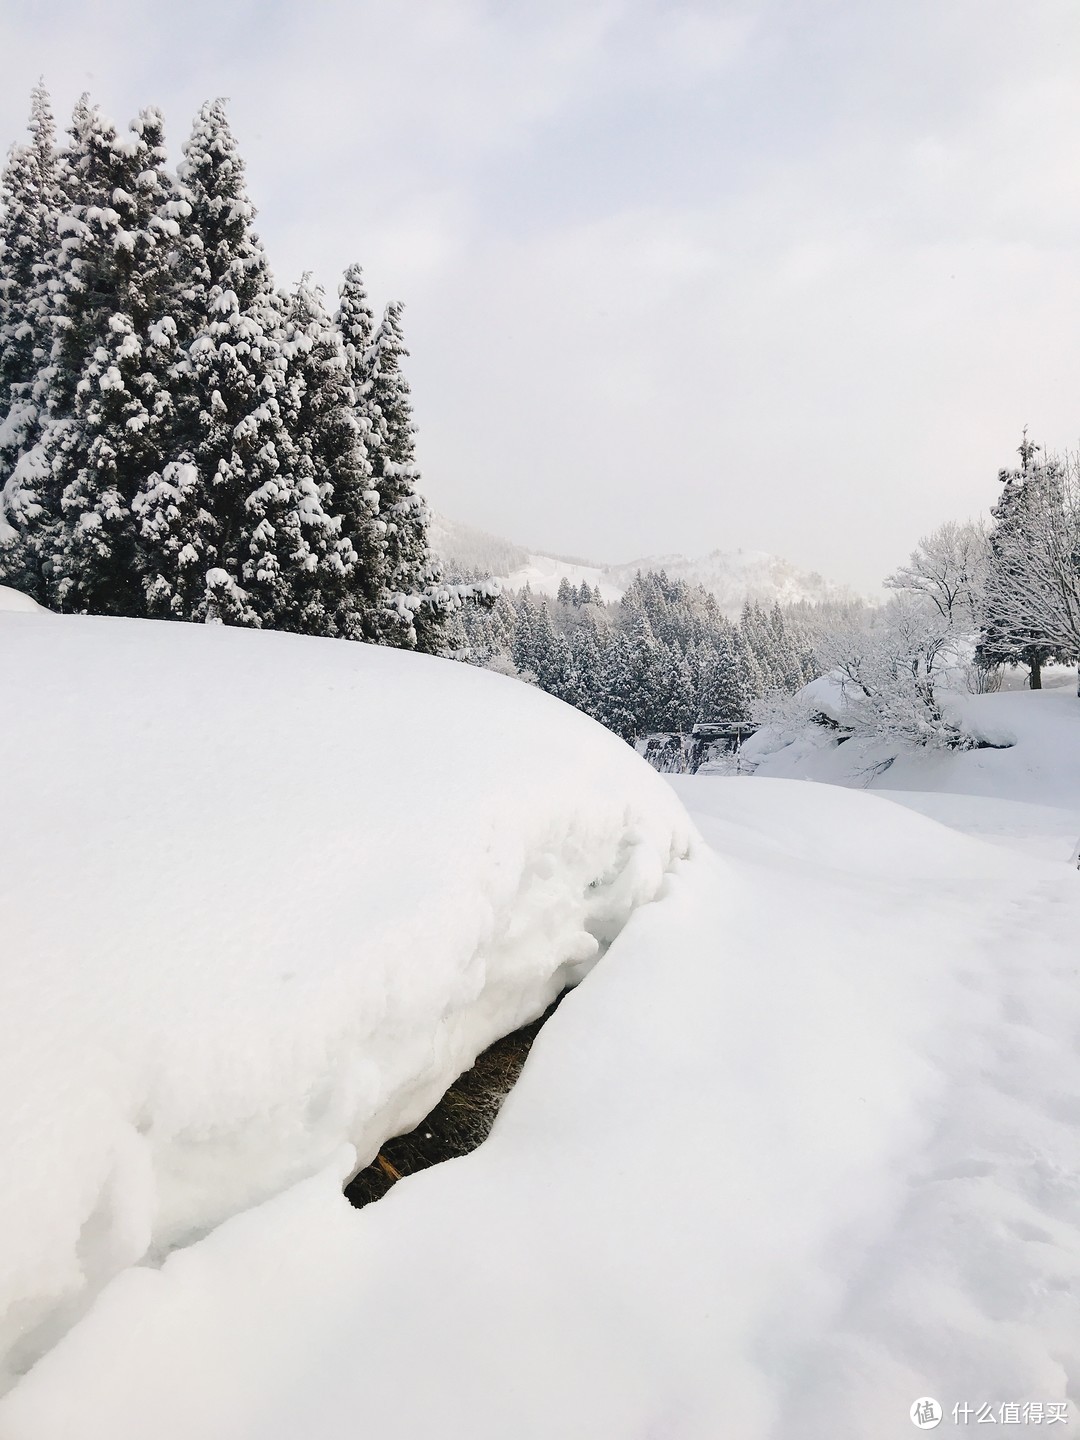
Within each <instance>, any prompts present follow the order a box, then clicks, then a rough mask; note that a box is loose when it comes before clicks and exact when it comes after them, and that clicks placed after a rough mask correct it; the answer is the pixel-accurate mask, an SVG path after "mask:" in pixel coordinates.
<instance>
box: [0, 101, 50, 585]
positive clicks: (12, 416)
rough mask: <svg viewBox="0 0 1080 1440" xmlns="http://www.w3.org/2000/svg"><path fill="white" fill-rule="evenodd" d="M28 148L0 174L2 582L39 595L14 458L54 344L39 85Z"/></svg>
mask: <svg viewBox="0 0 1080 1440" xmlns="http://www.w3.org/2000/svg"><path fill="white" fill-rule="evenodd" d="M28 128H29V131H30V136H31V139H30V143H29V144H28V145H14V146H12V148H11V151H10V152H9V155H8V160H7V164H6V166H5V167H4V171H3V174H2V175H0V581H3V582H5V583H7V584H11V585H14V586H15V587H16V588H18V589H20V590H23V591H25V592H26V593H28V594H32V595H34V596H36V598H38V599H41V598H43V594H42V583H41V575H40V571H39V568H38V565H37V563H36V557H35V555H34V553H33V550H32V549H31V548H30V547H28V546H27V544H26V543H25V538H24V533H23V532H24V530H25V527H26V525H27V522H29V521H32V520H33V519H34V518H35V517H36V514H37V506H38V485H37V484H36V483H35V477H34V475H33V471H32V466H31V465H30V463H29V462H26V463H25V464H23V465H22V466H20V463H19V462H20V461H21V460H22V458H23V457H24V456H26V455H28V454H29V453H30V452H31V451H32V450H33V449H34V447H35V445H36V443H37V441H38V439H39V438H40V434H41V412H42V409H43V406H44V403H45V391H44V387H43V385H42V384H41V383H39V375H41V376H42V377H44V374H45V369H46V366H47V362H48V357H49V352H50V350H51V347H52V325H51V310H52V294H51V291H50V287H49V278H50V274H51V273H52V266H51V265H50V261H52V260H54V258H55V251H56V246H57V221H58V218H59V215H60V205H61V198H62V197H61V189H60V179H59V165H58V161H57V154H56V131H55V126H54V124H53V117H52V109H51V106H50V103H49V96H48V93H47V91H46V90H45V87H44V85H42V84H41V83H39V84H38V85H36V86H35V87H34V90H33V94H32V98H31V108H30V121H29V126H28Z"/></svg>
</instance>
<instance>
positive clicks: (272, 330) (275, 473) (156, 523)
mask: <svg viewBox="0 0 1080 1440" xmlns="http://www.w3.org/2000/svg"><path fill="white" fill-rule="evenodd" d="M180 179H181V183H182V186H183V189H182V192H181V195H180V197H179V200H178V206H179V208H180V209H181V210H182V211H183V214H182V216H181V220H180V224H179V231H180V235H179V240H178V242H177V245H176V258H175V265H174V269H173V273H172V277H171V281H172V287H173V293H174V299H175V308H176V312H177V316H178V325H177V331H178V339H179V343H180V344H181V345H182V346H183V348H184V351H185V356H186V358H185V363H184V365H183V366H182V367H181V371H180V373H179V375H178V384H177V400H176V405H177V420H176V424H175V426H174V436H173V441H174V443H173V451H172V457H171V468H170V467H169V466H166V467H165V468H164V469H162V470H160V471H156V472H149V471H148V474H149V476H150V478H149V479H148V480H147V482H146V484H145V487H144V490H143V493H142V494H141V495H140V496H139V498H138V501H137V503H136V510H137V512H138V513H139V515H140V517H141V524H142V535H143V538H144V541H145V542H146V543H148V544H152V546H153V550H154V562H155V565H154V568H153V570H152V572H151V573H149V574H148V575H147V577H146V581H145V585H146V593H147V600H148V603H149V605H150V608H151V613H155V614H162V615H171V616H175V617H178V618H183V619H189V620H210V621H221V622H225V623H229V624H239V625H250V626H256V627H266V628H272V629H285V630H299V631H303V632H307V633H326V629H325V627H326V611H325V608H324V607H323V605H322V590H321V582H322V581H323V580H324V579H325V580H327V582H328V584H331V586H335V585H339V584H340V578H341V577H340V572H341V568H342V564H343V561H342V556H341V551H340V548H339V542H340V527H339V525H337V524H336V523H335V521H334V519H333V517H332V516H330V515H329V514H328V513H327V512H326V510H325V508H324V506H323V503H322V498H321V496H320V493H319V485H318V482H317V480H316V477H315V473H314V471H315V464H314V460H313V459H312V455H311V454H310V453H309V451H308V450H307V449H305V443H304V442H303V441H302V439H301V437H300V436H299V433H298V429H297V427H298V426H299V425H301V424H302V423H303V422H302V421H301V420H299V419H298V415H299V412H300V406H301V400H302V393H303V389H304V387H303V383H302V382H297V383H296V384H293V385H290V374H289V365H288V356H287V353H286V351H287V343H288V335H287V324H288V315H287V310H288V304H287V302H286V301H285V300H284V299H283V298H282V297H280V296H278V295H277V294H276V293H275V291H274V289H273V282H272V278H271V274H270V269H269V266H268V264H267V262H266V258H265V255H264V253H263V250H262V247H261V245H260V243H259V240H258V237H257V235H256V234H255V232H254V230H253V229H252V220H253V218H254V208H253V207H252V205H251V202H250V200H249V199H248V196H247V192H246V189H245V183H244V167H243V163H242V161H241V159H240V155H239V151H238V149H237V146H236V141H235V139H234V137H233V135H232V132H231V130H230V128H229V125H228V120H227V117H226V115H225V109H224V105H223V104H222V102H221V101H214V102H211V103H208V104H206V105H204V106H203V107H202V108H201V109H200V111H199V114H198V116H197V117H196V121H195V125H194V128H193V131H192V135H191V138H190V139H189V141H188V143H187V144H186V145H185V147H184V164H183V166H182V168H181V174H180ZM294 379H295V376H294ZM290 425H292V427H293V428H292V429H290ZM321 444H322V441H321V440H320V441H319V442H318V444H316V445H315V448H316V449H318V448H319V446H320V445H321Z"/></svg>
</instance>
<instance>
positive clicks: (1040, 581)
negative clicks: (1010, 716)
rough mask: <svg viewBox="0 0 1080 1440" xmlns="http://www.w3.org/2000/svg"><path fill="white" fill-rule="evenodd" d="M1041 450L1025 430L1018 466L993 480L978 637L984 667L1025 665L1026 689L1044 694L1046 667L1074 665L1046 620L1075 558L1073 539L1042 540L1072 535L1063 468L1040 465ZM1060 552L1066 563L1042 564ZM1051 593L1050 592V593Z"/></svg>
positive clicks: (1075, 563) (1052, 465) (1073, 565)
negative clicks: (997, 488) (1065, 519)
mask: <svg viewBox="0 0 1080 1440" xmlns="http://www.w3.org/2000/svg"><path fill="white" fill-rule="evenodd" d="M1038 452H1039V447H1038V446H1037V445H1033V444H1032V443H1031V441H1030V440H1029V439H1028V437H1027V431H1026V430H1025V431H1024V436H1023V439H1022V440H1021V442H1020V448H1019V454H1020V466H1019V468H1018V469H1013V470H1002V471H1000V472H999V474H998V479H999V480H1000V482H1001V484H1002V491H1001V495H1000V498H999V499H998V503H997V504H996V505H995V506H994V508H993V510H992V512H991V513H992V515H993V517H994V521H995V524H994V528H993V530H992V531H991V532H990V563H989V571H988V574H987V578H986V590H985V594H984V596H983V634H982V639H981V642H980V644H979V647H978V652H977V656H978V659H979V661H980V663H982V664H985V665H1000V664H1010V665H1015V664H1024V665H1027V666H1028V667H1029V672H1030V673H1029V680H1028V683H1029V685H1030V687H1031V688H1032V689H1033V690H1038V689H1041V688H1042V667H1043V665H1045V664H1046V663H1047V662H1048V661H1050V660H1052V659H1055V658H1060V659H1071V658H1072V651H1071V650H1069V649H1067V648H1061V647H1059V646H1058V645H1057V644H1055V642H1056V641H1057V639H1058V636H1057V635H1056V634H1054V633H1051V631H1052V630H1055V629H1056V628H1057V627H1054V626H1048V625H1047V624H1046V623H1045V620H1046V617H1047V616H1049V615H1053V613H1054V612H1055V610H1056V609H1057V608H1058V606H1057V605H1056V604H1055V603H1054V602H1055V600H1056V593H1055V592H1057V591H1059V590H1064V591H1066V592H1067V591H1068V589H1069V588H1070V587H1069V585H1068V583H1066V584H1065V585H1064V586H1062V585H1061V580H1062V579H1063V578H1065V576H1064V574H1060V573H1055V572H1064V571H1067V570H1068V569H1069V567H1070V564H1071V567H1072V570H1073V572H1074V573H1075V571H1076V569H1077V563H1078V562H1077V559H1076V555H1075V553H1073V554H1071V555H1070V554H1069V553H1068V552H1069V551H1070V550H1071V549H1072V548H1073V547H1072V544H1071V541H1069V540H1066V543H1065V545H1064V547H1061V546H1060V545H1055V544H1053V543H1051V545H1050V546H1049V547H1047V545H1046V544H1045V541H1046V540H1047V539H1048V538H1049V539H1051V541H1053V540H1054V539H1056V537H1057V534H1058V533H1065V534H1066V535H1067V532H1068V531H1069V529H1070V527H1069V525H1068V524H1062V523H1061V520H1060V518H1059V515H1058V513H1057V512H1058V511H1063V507H1062V506H1061V505H1060V503H1059V501H1060V497H1061V491H1062V486H1061V481H1062V479H1063V475H1062V471H1061V467H1060V466H1059V465H1058V464H1057V462H1056V461H1054V460H1049V461H1045V462H1044V461H1040V460H1039V459H1038ZM1059 548H1063V549H1064V551H1065V554H1064V556H1063V559H1064V561H1065V564H1064V565H1051V566H1050V567H1046V566H1044V565H1043V564H1042V563H1040V561H1041V560H1042V558H1043V555H1044V553H1045V552H1046V551H1047V550H1048V549H1049V550H1051V551H1052V550H1055V549H1059ZM1047 592H1049V593H1047Z"/></svg>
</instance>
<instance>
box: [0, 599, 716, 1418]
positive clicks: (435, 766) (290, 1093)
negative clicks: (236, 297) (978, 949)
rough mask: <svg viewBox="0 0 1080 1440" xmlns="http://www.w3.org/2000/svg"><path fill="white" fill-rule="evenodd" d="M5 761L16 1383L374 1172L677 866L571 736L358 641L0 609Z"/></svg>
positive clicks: (670, 829)
mask: <svg viewBox="0 0 1080 1440" xmlns="http://www.w3.org/2000/svg"><path fill="white" fill-rule="evenodd" d="M0 744H2V746H3V756H4V770H3V778H2V780H0V805H2V808H3V834H4V845H3V851H2V853H0V916H2V920H0V1094H2V1096H3V1101H2V1104H0V1156H2V1158H3V1165H4V1183H3V1186H2V1187H0V1356H2V1357H3V1358H4V1360H5V1361H6V1364H7V1366H8V1368H9V1370H10V1371H13V1372H15V1373H18V1372H19V1371H21V1370H22V1369H25V1367H26V1366H27V1365H28V1364H30V1363H31V1362H33V1361H34V1360H35V1359H36V1358H37V1357H38V1355H39V1354H41V1353H42V1352H43V1351H44V1350H45V1349H47V1348H48V1346H49V1345H51V1344H52V1343H54V1342H55V1340H56V1339H57V1338H58V1336H59V1335H60V1334H61V1333H62V1332H63V1331H64V1329H65V1328H66V1327H67V1326H68V1325H70V1324H71V1323H72V1321H73V1320H74V1319H76V1318H77V1316H78V1315H79V1314H80V1312H81V1310H82V1308H83V1307H84V1306H85V1304H86V1303H87V1302H88V1301H89V1300H90V1299H91V1298H92V1297H93V1295H94V1294H95V1293H97V1292H98V1291H99V1290H100V1289H101V1287H102V1286H103V1285H105V1284H106V1282H108V1281H109V1280H110V1279H111V1278H112V1277H113V1276H114V1275H116V1274H117V1273H118V1272H120V1271H122V1270H124V1269H125V1268H126V1267H130V1266H133V1265H138V1264H139V1263H140V1262H143V1261H146V1260H149V1261H155V1260H157V1259H159V1258H160V1257H161V1256H162V1255H163V1254H164V1253H165V1252H166V1251H168V1250H169V1249H170V1248H171V1247H175V1246H177V1245H184V1244H187V1243H190V1242H191V1241H192V1240H193V1239H195V1238H197V1237H198V1236H200V1235H202V1234H204V1233H206V1232H207V1231H209V1230H210V1229H211V1228H212V1227H214V1226H215V1225H217V1224H219V1223H220V1222H221V1221H222V1220H224V1219H225V1218H226V1217H228V1216H229V1215H232V1214H234V1213H236V1212H238V1211H242V1210H244V1209H246V1208H247V1207H249V1206H251V1205H254V1204H256V1203H258V1202H259V1201H262V1200H264V1199H266V1198H267V1197H269V1196H273V1195H275V1194H277V1193H278V1192H280V1191H282V1190H285V1189H286V1188H287V1187H288V1186H290V1185H291V1184H293V1183H294V1182H296V1181H299V1180H302V1179H304V1178H305V1177H307V1176H310V1175H313V1174H315V1173H316V1172H318V1171H320V1170H322V1169H323V1168H324V1167H325V1166H326V1165H327V1164H328V1163H330V1162H331V1161H332V1160H333V1159H334V1157H335V1156H337V1155H338V1154H339V1153H340V1152H341V1147H342V1145H343V1143H345V1142H349V1143H351V1145H352V1146H353V1147H354V1149H355V1152H356V1158H355V1162H350V1163H356V1164H365V1163H367V1161H368V1160H370V1159H371V1157H372V1155H373V1154H374V1153H375V1151H376V1149H377V1147H378V1145H379V1144H380V1142H381V1141H382V1140H383V1139H385V1138H386V1137H387V1136H388V1135H390V1134H392V1133H396V1132H398V1131H400V1130H403V1129H408V1128H410V1127H411V1126H412V1125H413V1124H414V1123H415V1122H416V1121H417V1120H418V1119H419V1118H420V1117H421V1116H423V1115H424V1114H425V1113H426V1112H427V1111H428V1110H429V1109H430V1108H431V1105H432V1104H433V1103H434V1101H435V1100H436V1099H437V1098H438V1096H439V1095H440V1094H441V1093H442V1091H443V1090H444V1089H445V1088H446V1086H447V1085H448V1084H449V1083H450V1081H451V1080H452V1079H453V1078H454V1077H455V1076H456V1075H457V1074H458V1073H459V1072H460V1071H461V1070H463V1069H465V1068H466V1067H467V1066H468V1065H470V1064H471V1063H472V1060H473V1059H474V1057H475V1055H476V1054H477V1052H478V1051H479V1050H480V1049H482V1048H483V1047H484V1046H485V1045H487V1044H488V1043H490V1042H491V1041H492V1040H493V1039H495V1038H496V1037H497V1036H499V1035H501V1034H504V1033H506V1032H507V1031H509V1030H512V1029H514V1028H515V1027H516V1026H518V1025H520V1024H522V1023H524V1022H525V1021H526V1020H529V1019H531V1018H533V1017H534V1016H536V1015H538V1014H540V1013H541V1012H542V1011H543V1009H544V1008H545V1007H546V1005H547V1004H548V1003H549V1001H550V1000H551V999H552V998H553V996H554V995H555V994H556V993H557V992H558V991H559V990H560V989H561V988H562V987H563V985H564V984H565V983H566V982H567V981H568V980H570V979H573V978H575V977H576V976H578V975H580V974H581V973H582V972H583V971H584V970H585V969H586V968H588V966H589V965H590V964H591V963H592V962H593V960H594V959H595V957H596V955H597V953H598V950H599V949H600V948H601V947H602V946H603V945H605V944H606V943H607V942H608V941H609V940H610V939H611V938H612V937H613V936H614V935H615V934H617V932H618V931H619V929H620V928H621V926H622V925H623V923H624V922H625V920H626V918H627V916H628V915H629V914H630V913H631V912H632V911H633V909H634V908H635V907H636V906H637V905H639V904H641V903H642V902H644V901H647V900H650V899H652V898H653V896H655V895H656V893H657V891H658V890H659V887H660V885H661V883H662V880H663V876H664V873H665V871H666V870H667V869H668V868H669V867H670V866H671V864H672V862H673V860H674V859H675V857H677V856H678V855H681V854H683V853H685V851H686V849H687V845H688V841H689V827H688V822H687V821H686V817H685V814H684V812H683V811H682V809H681V807H680V805H679V804H678V802H677V801H676V799H675V797H674V796H673V794H672V793H671V791H670V789H669V788H668V787H666V786H665V785H664V783H663V781H662V780H661V779H660V778H659V777H658V776H656V775H654V774H653V773H652V772H650V771H649V769H648V767H646V766H645V765H643V764H642V763H641V761H640V760H638V758H637V757H636V756H635V755H633V753H632V752H631V751H630V750H629V748H628V747H627V746H626V745H624V744H623V743H622V742H621V741H619V740H617V739H615V738H614V737H613V736H611V735H609V734H608V733H607V732H606V731H604V730H602V729H601V728H600V727H599V726H597V725H595V724H594V723H593V722H592V721H590V720H588V719H586V718H585V717H584V716H582V715H580V714H578V713H577V712H576V711H573V710H571V709H569V708H568V707H566V706H564V705H561V704H560V703H558V702H557V701H554V700H551V699H550V698H549V697H547V696H545V695H543V694H541V693H540V692H539V691H537V690H534V689H532V688H530V687H527V686H523V685H521V684H518V683H516V682H514V681H509V680H505V679H503V678H501V677H498V676H494V675H491V674H489V673H486V672H483V671H480V670H475V669H471V668H467V667H465V666H462V665H455V664H453V663H451V662H449V661H440V660H432V659H426V658H424V657H417V656H411V655H403V654H400V653H396V652H391V651H387V650H378V649H373V648H371V647H367V646H360V645H352V644H348V643H345V642H334V641H321V640H310V639H301V638H298V637H294V636H287V635H280V634H257V633H251V632H239V631H235V630H226V629H214V628H212V627H199V626H187V625H179V624H163V623H153V622H146V621H126V620H105V619H85V618H62V617H58V616H55V615H50V614H47V613H43V612H38V613H36V614H35V613H17V611H16V612H14V613H8V610H7V608H5V611H4V613H2V614H0ZM334 1163H337V1162H336V1161H335V1162H334ZM343 1203H344V1202H343ZM266 1260H267V1264H268V1266H269V1268H270V1269H271V1270H275V1271H276V1269H277V1268H278V1266H279V1265H280V1264H282V1263H283V1260H284V1257H281V1256H277V1257H271V1256H267V1257H266ZM196 1263H199V1262H196ZM137 1273H138V1276H139V1277H140V1278H141V1279H142V1280H144V1281H145V1280H146V1279H147V1277H148V1276H149V1275H150V1274H151V1273H152V1272H151V1271H148V1270H145V1269H142V1270H139V1271H138V1272H137ZM94 1408H95V1407H94V1406H93V1405H92V1406H91V1409H94ZM84 1421H85V1424H86V1425H90V1426H92V1425H93V1424H94V1423H96V1422H95V1421H94V1420H93V1419H92V1417H90V1416H85V1417H84ZM0 1428H2V1427H0ZM76 1431H84V1425H83V1422H80V1424H79V1425H77V1426H76ZM4 1433H5V1434H6V1433H9V1432H6V1431H5V1432H4Z"/></svg>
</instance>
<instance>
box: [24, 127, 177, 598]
mask: <svg viewBox="0 0 1080 1440" xmlns="http://www.w3.org/2000/svg"><path fill="white" fill-rule="evenodd" d="M66 159H67V163H66V175H67V177H68V186H67V189H68V193H67V203H66V208H65V211H64V213H63V215H62V216H61V218H60V221H59V230H60V235H61V242H60V249H59V264H58V274H57V281H56V318H55V322H54V324H55V340H54V343H53V347H52V354H51V362H52V363H51V367H50V386H49V412H50V413H49V417H48V419H47V421H46V425H45V430H44V434H43V436H42V439H41V441H40V442H39V445H40V446H41V453H42V465H41V469H42V471H43V473H44V476H45V478H44V483H43V486H42V491H43V495H42V499H43V505H42V511H43V519H44V522H45V523H44V524H43V525H40V526H37V527H34V529H33V530H32V531H31V537H32V541H33V543H35V544H36V546H37V548H38V551H39V553H40V554H41V555H42V572H43V574H44V576H45V581H46V592H47V597H48V599H49V600H50V601H51V603H52V604H54V605H55V606H56V607H57V608H58V609H61V610H74V611H91V612H93V613H96V614H114V615H137V614H139V613H141V611H142V605H143V601H142V572H143V552H142V546H141V544H140V538H139V525H138V521H137V518H136V515H135V512H134V510H133V501H134V498H135V496H136V494H137V493H138V491H139V488H140V486H141V484H142V483H143V482H144V480H145V477H146V475H147V474H148V473H151V472H153V471H155V470H160V469H161V467H162V466H163V465H164V464H165V463H166V460H167V458H168V452H169V446H170V443H171V430H172V419H173V401H172V393H171V377H170V373H169V372H170V363H171V358H172V351H173V348H174V339H175V327H174V325H173V322H172V320H171V318H170V317H169V316H168V314H167V313H165V310H164V308H163V307H164V305H166V304H167V300H168V291H167V278H166V277H167V257H168V251H169V247H170V245H171V242H172V241H173V239H174V238H175V231H176V224H175V221H170V220H169V219H168V218H167V217H165V216H163V215H162V214H161V208H160V207H161V205H162V202H163V200H164V198H165V197H166V196H168V195H169V194H171V193H172V188H173V187H172V181H171V179H170V177H169V176H168V174H167V173H166V171H165V169H164V165H165V150H164V143H163V134H162V121H161V116H160V114H159V113H158V112H157V111H156V110H147V111H144V112H143V113H142V114H141V115H140V116H139V117H138V119H136V120H134V121H133V122H132V123H131V125H130V127H129V133H128V135H126V136H119V135H118V134H117V132H116V129H115V127H114V126H113V125H112V124H111V122H109V121H108V120H106V119H105V118H104V117H103V115H102V114H101V112H100V110H98V109H96V108H94V109H91V108H89V107H86V106H82V105H80V107H78V109H77V111H76V117H75V122H74V125H73V129H72V145H71V148H70V151H69V154H68V156H67V157H66Z"/></svg>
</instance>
